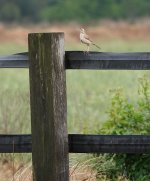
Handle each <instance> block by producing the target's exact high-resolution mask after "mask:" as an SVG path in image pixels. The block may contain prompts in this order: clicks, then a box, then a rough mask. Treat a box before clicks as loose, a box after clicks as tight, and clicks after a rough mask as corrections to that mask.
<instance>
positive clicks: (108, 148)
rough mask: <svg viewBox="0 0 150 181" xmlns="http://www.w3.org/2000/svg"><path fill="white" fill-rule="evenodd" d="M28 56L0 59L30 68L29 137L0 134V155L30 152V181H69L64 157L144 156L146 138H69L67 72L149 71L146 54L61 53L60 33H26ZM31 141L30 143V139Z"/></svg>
mask: <svg viewBox="0 0 150 181" xmlns="http://www.w3.org/2000/svg"><path fill="white" fill-rule="evenodd" d="M28 42H29V53H28V52H24V53H19V54H15V55H10V56H3V57H2V56H1V57H0V68H28V67H29V77H30V105H31V128H32V129H31V132H32V139H31V135H0V152H1V153H6V152H7V153H10V152H15V153H17V152H26V153H29V152H32V161H33V180H34V181H68V180H69V161H68V153H69V152H71V153H95V152H96V153H136V154H137V153H138V154H139V153H147V154H150V136H149V135H80V134H78V135H68V133H67V99H66V75H65V71H66V69H97V70H98V69H100V70H103V69H106V70H109V69H110V70H150V52H139V53H138V52H137V53H112V52H90V53H89V54H85V53H83V52H81V51H66V52H65V51H64V34H63V33H35V34H30V35H29V41H28ZM31 140H32V141H31Z"/></svg>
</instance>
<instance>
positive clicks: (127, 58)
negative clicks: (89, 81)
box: [0, 51, 150, 70]
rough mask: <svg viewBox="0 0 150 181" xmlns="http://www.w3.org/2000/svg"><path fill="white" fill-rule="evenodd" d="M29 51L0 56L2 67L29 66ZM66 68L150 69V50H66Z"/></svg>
mask: <svg viewBox="0 0 150 181" xmlns="http://www.w3.org/2000/svg"><path fill="white" fill-rule="evenodd" d="M28 59H29V58H28V53H27V52H24V53H20V54H16V55H11V56H6V57H0V68H6V67H7V68H12V67H17V68H19V67H20V68H27V67H28ZM65 67H66V69H97V70H98V69H106V70H107V69H108V70H109V69H110V70H111V69H113V70H115V69H116V70H123V69H124V70H150V52H130V53H115V52H90V53H89V54H85V53H83V52H81V51H66V52H65Z"/></svg>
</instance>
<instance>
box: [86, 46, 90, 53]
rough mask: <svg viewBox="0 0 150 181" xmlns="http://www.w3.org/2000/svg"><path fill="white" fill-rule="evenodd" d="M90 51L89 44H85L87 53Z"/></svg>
mask: <svg viewBox="0 0 150 181" xmlns="http://www.w3.org/2000/svg"><path fill="white" fill-rule="evenodd" d="M89 51H90V45H88V46H87V53H89Z"/></svg>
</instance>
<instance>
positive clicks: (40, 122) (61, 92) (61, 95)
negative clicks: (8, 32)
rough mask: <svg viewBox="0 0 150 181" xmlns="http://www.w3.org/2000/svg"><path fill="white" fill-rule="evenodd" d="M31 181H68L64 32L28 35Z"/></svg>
mask: <svg viewBox="0 0 150 181" xmlns="http://www.w3.org/2000/svg"><path fill="white" fill-rule="evenodd" d="M29 59H30V61H29V72H30V95H31V125H32V126H31V127H32V159H33V177H34V181H68V180H69V167H68V164H69V163H68V134H67V121H66V119H67V115H66V114H67V110H66V109H67V103H66V77H65V65H64V34H63V33H35V34H29Z"/></svg>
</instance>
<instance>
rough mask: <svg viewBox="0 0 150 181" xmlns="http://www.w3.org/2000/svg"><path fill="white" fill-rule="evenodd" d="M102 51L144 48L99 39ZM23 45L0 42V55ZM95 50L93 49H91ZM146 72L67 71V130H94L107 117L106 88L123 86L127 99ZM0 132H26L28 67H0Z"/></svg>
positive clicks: (141, 44)
mask: <svg viewBox="0 0 150 181" xmlns="http://www.w3.org/2000/svg"><path fill="white" fill-rule="evenodd" d="M82 46H83V45H80V44H74V45H69V44H67V45H66V49H67V50H70V49H72V50H82V49H83V47H82ZM101 46H102V47H103V49H104V50H105V51H139V50H140V51H148V50H149V49H150V45H149V44H148V43H147V42H124V41H114V42H112V41H111V42H102V43H101ZM26 50H27V48H26V47H25V46H21V47H20V45H17V44H16V45H13V44H3V45H0V54H1V55H4V54H12V53H17V52H22V51H26ZM94 50H95V49H94ZM144 74H147V75H149V74H150V73H149V71H106V70H105V71H104V70H97V71H92V70H67V104H68V130H69V133H94V131H95V129H96V127H97V126H98V125H99V124H101V123H102V122H103V121H105V120H106V119H107V109H108V107H109V101H110V96H111V95H110V90H111V89H116V88H118V87H120V88H123V89H124V90H125V92H126V95H127V97H128V99H129V100H130V101H135V100H136V97H137V87H138V78H139V77H141V76H143V75H144ZM0 87H1V89H0V96H1V101H0V123H1V124H0V131H1V133H30V132H31V126H30V109H29V73H28V69H0Z"/></svg>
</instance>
